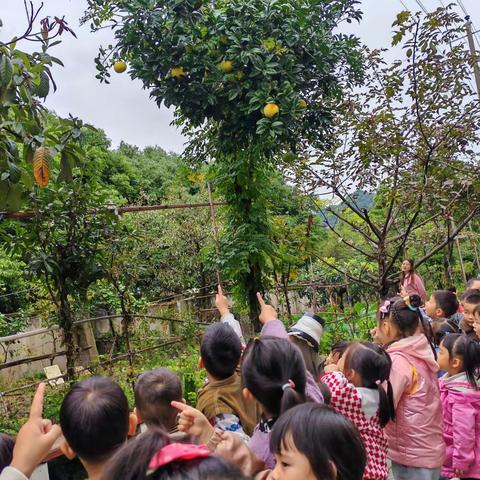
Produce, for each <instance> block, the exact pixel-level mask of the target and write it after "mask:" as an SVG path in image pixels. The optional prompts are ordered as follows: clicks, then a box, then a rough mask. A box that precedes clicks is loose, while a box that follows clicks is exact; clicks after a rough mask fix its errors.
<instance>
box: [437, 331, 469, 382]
mask: <svg viewBox="0 0 480 480" xmlns="http://www.w3.org/2000/svg"><path fill="white" fill-rule="evenodd" d="M437 362H438V366H439V367H440V370H445V371H446V372H447V373H448V374H449V375H455V374H456V373H460V372H461V371H463V360H462V358H461V357H457V356H451V355H450V353H448V350H447V349H446V348H445V346H444V345H443V340H442V342H441V343H440V349H439V350H438V357H437Z"/></svg>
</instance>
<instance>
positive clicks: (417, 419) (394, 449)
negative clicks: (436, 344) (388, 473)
mask: <svg viewBox="0 0 480 480" xmlns="http://www.w3.org/2000/svg"><path fill="white" fill-rule="evenodd" d="M387 352H388V353H389V354H390V357H391V359H392V370H391V374H390V381H391V383H392V387H393V397H394V401H395V420H394V421H391V422H390V423H389V424H388V425H387V427H386V428H385V433H386V434H387V438H388V457H389V458H390V459H391V460H393V461H394V462H397V463H399V464H401V465H405V466H407V467H418V468H438V467H441V465H442V463H443V458H444V453H445V445H444V442H443V437H442V404H441V401H440V391H439V388H438V379H437V371H438V364H437V362H436V361H435V357H434V356H433V352H432V349H431V348H430V345H429V343H428V341H427V338H426V337H425V335H423V334H420V335H414V336H411V337H407V338H404V339H402V340H398V341H397V342H394V343H392V344H391V345H390V346H389V347H388V349H387Z"/></svg>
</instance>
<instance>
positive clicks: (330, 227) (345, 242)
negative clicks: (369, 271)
mask: <svg viewBox="0 0 480 480" xmlns="http://www.w3.org/2000/svg"><path fill="white" fill-rule="evenodd" d="M320 213H321V215H322V216H323V218H324V220H325V222H326V224H327V227H328V228H329V229H330V230H331V231H332V232H333V233H334V234H335V235H337V237H338V238H340V240H341V241H342V242H343V243H344V244H345V245H348V246H349V247H350V248H352V249H353V250H355V251H356V252H358V253H360V254H361V255H363V256H364V257H367V258H370V259H371V260H375V259H376V257H375V256H374V255H372V254H371V253H368V252H364V251H363V250H362V249H361V248H358V247H357V246H355V245H353V244H352V243H350V242H349V241H347V240H345V239H344V238H343V237H342V235H340V233H338V232H337V231H336V230H335V227H334V226H333V225H331V224H330V222H329V221H328V218H327V216H326V215H325V213H323V211H322V210H320Z"/></svg>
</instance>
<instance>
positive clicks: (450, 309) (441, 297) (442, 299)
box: [432, 290, 458, 318]
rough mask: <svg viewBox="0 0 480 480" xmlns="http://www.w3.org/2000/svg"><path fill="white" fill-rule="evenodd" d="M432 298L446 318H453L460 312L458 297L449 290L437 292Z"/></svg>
mask: <svg viewBox="0 0 480 480" xmlns="http://www.w3.org/2000/svg"><path fill="white" fill-rule="evenodd" d="M432 297H433V298H434V300H435V303H436V304H437V307H438V308H441V309H442V310H443V313H444V317H446V318H448V317H451V316H452V315H453V314H454V313H456V312H457V310H458V299H457V296H456V295H455V294H454V293H453V292H450V291H449V290H436V291H435V292H433V293H432Z"/></svg>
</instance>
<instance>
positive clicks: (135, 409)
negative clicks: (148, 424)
mask: <svg viewBox="0 0 480 480" xmlns="http://www.w3.org/2000/svg"><path fill="white" fill-rule="evenodd" d="M133 415H135V416H136V417H137V425H140V424H141V423H143V418H142V416H141V415H140V412H139V411H138V410H137V407H135V408H134V409H133Z"/></svg>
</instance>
